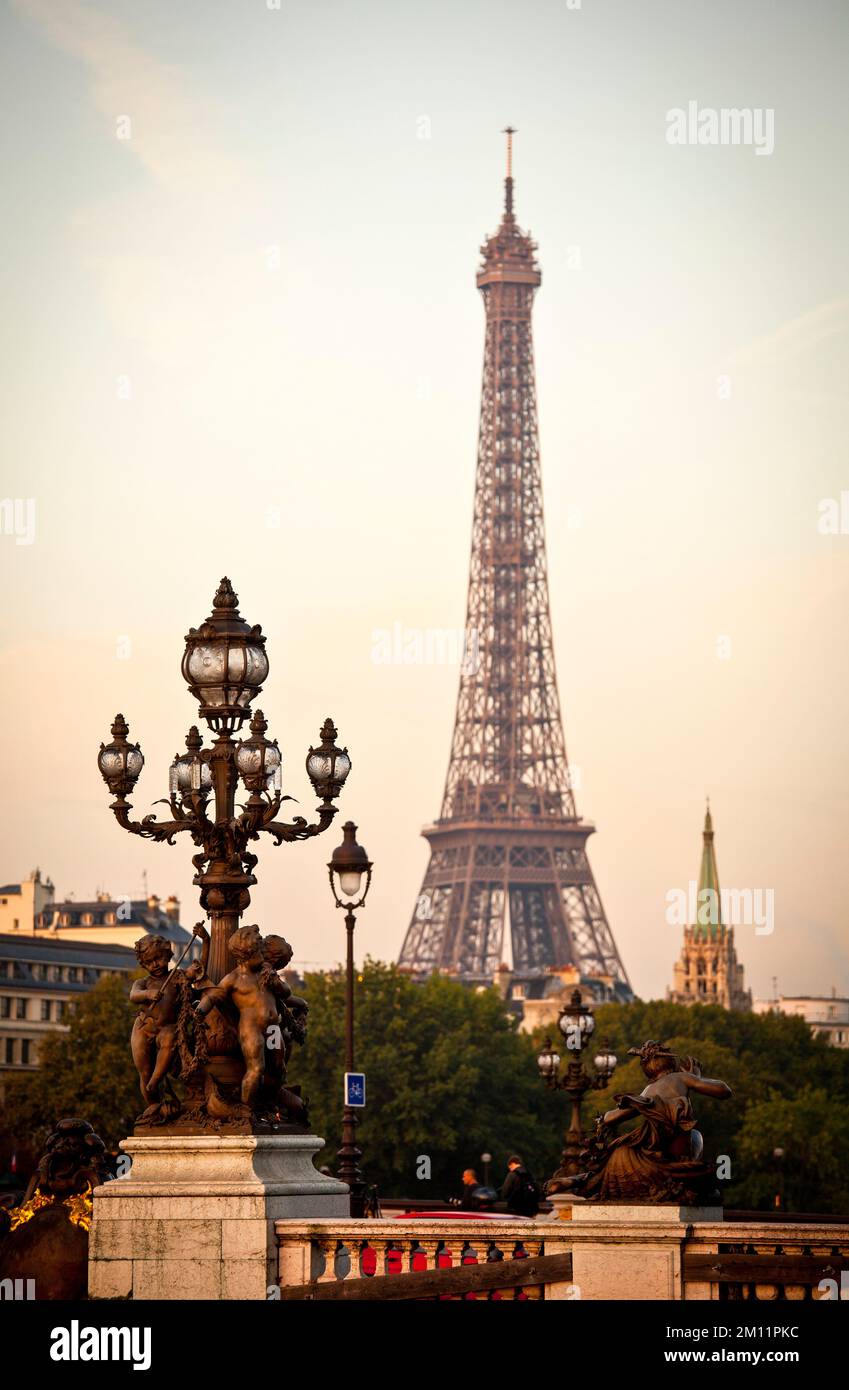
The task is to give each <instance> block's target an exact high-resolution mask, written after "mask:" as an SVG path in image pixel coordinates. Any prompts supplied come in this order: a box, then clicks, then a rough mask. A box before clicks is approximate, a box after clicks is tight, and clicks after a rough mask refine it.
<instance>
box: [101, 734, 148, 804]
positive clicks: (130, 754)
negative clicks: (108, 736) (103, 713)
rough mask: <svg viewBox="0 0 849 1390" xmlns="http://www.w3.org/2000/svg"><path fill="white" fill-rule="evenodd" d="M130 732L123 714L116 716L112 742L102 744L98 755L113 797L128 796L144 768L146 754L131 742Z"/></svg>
mask: <svg viewBox="0 0 849 1390" xmlns="http://www.w3.org/2000/svg"><path fill="white" fill-rule="evenodd" d="M129 732H130V728H129V725H128V724H127V721H126V720H125V718H124V716H123V714H116V715H115V720H114V723H113V724H112V729H111V733H112V742H111V743H106V744H104V743H101V745H100V752H99V753H98V755H97V766H98V768H99V769H100V775H101V777H102V778H103V780H104V782H105V783H106V785H107V787H108V788H109V790H110V792H111V793H112V795H113V796H127V795H128V793H130V792H131V791H132V790H133V787H134V786H135V784H136V782H137V781H138V779H139V774H140V772H141V770H142V768H143V767H144V754H143V753H142V751H141V749H140V747H139V745H138V744H137V743H130V742H129V740H128V738H127V735H128V733H129Z"/></svg>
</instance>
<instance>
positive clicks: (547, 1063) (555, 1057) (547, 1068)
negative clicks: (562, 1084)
mask: <svg viewBox="0 0 849 1390" xmlns="http://www.w3.org/2000/svg"><path fill="white" fill-rule="evenodd" d="M537 1066H538V1067H539V1069H540V1072H541V1074H542V1075H543V1076H546V1077H547V1076H554V1075H555V1073H556V1071H557V1068H558V1067H559V1066H560V1054H559V1053H557V1052H555V1051H554V1049H553V1048H552V1046H551V1039H550V1038H546V1040H545V1042H544V1043H543V1048H542V1052H541V1053H540V1054H539V1056H538V1057H537Z"/></svg>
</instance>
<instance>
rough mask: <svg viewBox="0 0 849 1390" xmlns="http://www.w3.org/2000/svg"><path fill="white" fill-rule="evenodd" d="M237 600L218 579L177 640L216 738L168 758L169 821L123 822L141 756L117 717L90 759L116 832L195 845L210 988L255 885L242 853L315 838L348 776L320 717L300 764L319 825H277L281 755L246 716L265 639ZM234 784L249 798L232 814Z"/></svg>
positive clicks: (190, 740) (194, 733) (222, 969)
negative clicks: (241, 734) (108, 799)
mask: <svg viewBox="0 0 849 1390" xmlns="http://www.w3.org/2000/svg"><path fill="white" fill-rule="evenodd" d="M238 602H239V600H238V595H237V594H236V593H235V592H234V589H233V586H232V584H231V583H230V580H229V579H226V578H225V579H222V580H221V583H220V584H219V586H218V589H217V591H216V594H215V598H214V599H213V608H212V613H211V614H210V616H209V617H208V618H207V620H206V621H205V622H204V623H202V624H201V626H200V627H199V628H190V629H189V632H188V634H187V636H186V639H185V641H186V647H185V652H184V654H183V662H182V672H183V676H184V678H185V680H186V682H187V684H188V687H189V690H190V692H191V693H192V695H194V697H195V698H196V699H197V701H198V704H199V709H198V713H199V715H200V716H201V718H202V719H204V720H205V721H206V723H207V724H208V725H209V728H210V730H211V731H212V733H213V734H214V736H215V737H214V741H212V743H211V746H210V747H204V746H203V738H202V737H201V734H200V732H199V731H198V729H197V726H195V725H193V726H192V727H191V729H190V730H189V733H188V736H187V737H186V752H185V753H183V754H180V755H179V756H176V757H175V758H174V761H173V762H172V764H171V768H170V774H169V796H168V805H169V807H170V811H171V819H170V820H165V821H162V822H160V821H158V820H157V818H156V817H155V816H154V815H147V816H144V817H143V818H142V820H140V821H135V820H132V819H131V817H130V812H131V810H132V806H131V803H130V802H129V801H128V799H127V798H128V796H130V795H132V792H133V788H134V787H135V784H136V782H137V780H138V777H139V774H140V773H141V770H142V767H143V766H144V757H143V754H142V752H141V749H140V747H139V745H138V744H137V743H131V742H130V740H129V737H128V736H129V732H130V730H129V726H128V725H127V723H126V720H125V719H124V716H123V715H122V714H118V715H116V716H115V720H114V723H113V724H112V742H111V743H109V744H101V745H100V753H99V755H98V759H97V762H98V767H99V769H100V772H101V775H102V776H103V779H104V781H105V782H106V785H107V786H108V788H109V791H110V793H111V794H112V796H113V798H114V799H113V801H112V803H111V807H110V809H111V810H112V812H113V814H114V816H115V819H116V820H117V822H118V824H119V825H120V826H122V827H123V829H124V830H127V831H129V832H130V833H131V834H133V835H140V836H142V837H143V838H145V839H149V840H156V841H164V842H166V843H167V844H174V842H175V837H176V836H177V835H179V834H183V833H187V834H188V835H189V836H190V838H191V840H192V842H193V844H194V845H195V847H196V850H197V853H196V854H195V855H194V856H193V859H192V863H193V864H194V866H195V871H196V872H195V877H194V882H195V883H196V884H197V886H198V887H199V888H200V901H201V906H202V907H203V908H204V910H205V911H206V912H208V914H209V919H210V927H211V932H210V936H211V940H210V948H209V959H208V962H207V967H206V973H207V975H208V977H209V979H210V980H211V982H212V983H213V984H218V982H219V981H220V980H221V979H222V978H223V977H224V976H225V975H226V974H227V973H228V971H230V970H232V968H233V966H234V964H235V960H234V958H233V957H232V956H231V953H230V950H229V947H228V942H229V941H230V939H231V937H232V936H233V933H234V932H235V931H236V929H237V928H238V926H239V919H240V917H241V915H242V913H243V912H244V910H245V909H246V908H247V907H248V905H249V903H250V888H251V887H252V886H253V884H255V883H256V878H255V877H254V873H253V870H254V868H255V866H256V863H257V856H256V855H255V854H253V853H251V850H250V845H251V844H252V842H253V841H256V840H259V837H260V834H263V833H264V834H267V835H270V836H271V838H272V839H273V840H274V842H275V844H278V845H280V844H282V843H283V841H284V840H285V841H293V840H306V839H309V838H311V837H312V836H314V835H320V834H322V833H323V831H325V830H327V829H328V827H329V826H330V824H331V822H332V821H333V818H334V816H335V815H336V811H337V808H336V806H334V804H333V802H334V801H335V799H336V798H337V797H338V796H339V794H340V792H341V790H342V787H343V784H344V782H345V780H346V778H347V776H348V773H349V772H350V770H351V760H350V758H349V756H348V751H347V749H345V748H338V747H337V746H336V742H335V739H336V729H335V728H334V726H333V721H332V720H331V719H327V720H325V722H324V726H323V727H322V730H321V735H320V742H319V744H318V746H317V747H315V748H310V750H309V752H308V754H307V758H306V771H307V775H308V776H309V779H310V781H311V782H312V785H313V788H314V790H315V792H316V795H317V796H318V797H319V799H320V803H321V804H320V805H319V807H318V818H317V820H316V821H314V822H313V823H312V824H308V823H307V821H306V819H305V818H304V817H303V816H296V817H295V818H294V819H293V820H292V821H291V822H284V821H279V820H277V819H276V816H277V813H278V811H279V810H280V807H281V805H282V803H283V801H284V800H291V798H290V797H284V796H283V794H282V777H281V754H280V749H279V748H278V746H277V742H276V740H275V741H274V742H271V741H270V740H268V739H267V738H266V737H265V731H266V729H267V727H268V725H267V723H266V720H265V717H264V715H263V713H262V711H261V710H257V712H256V714H254V715H253V718H251V713H252V711H251V702H252V701H253V700H254V699H255V698H256V697H257V696H258V695H259V694H260V691H261V690H262V686H263V682H264V681H265V679H266V677H267V676H268V656H267V655H266V651H265V642H266V639H265V637H264V635H263V632H262V629H261V628H260V627H259V626H258V625H254V626H251V625H250V624H249V623H247V622H246V621H245V620H244V618H242V616H241V614H240V613H239V608H238ZM246 719H250V731H251V736H250V737H249V738H247V739H242V740H239V741H236V740H235V739H234V738H233V735H234V734H235V733H236V732H237V731H238V730H239V729H241V727H242V725H243V723H244V722H245V720H246ZM240 780H241V782H242V784H243V786H244V788H245V790H246V791H247V793H248V797H247V801H246V802H245V803H243V804H241V805H239V806H238V807H237V805H236V793H237V790H238V787H239V782H240Z"/></svg>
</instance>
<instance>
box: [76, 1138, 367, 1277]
mask: <svg viewBox="0 0 849 1390" xmlns="http://www.w3.org/2000/svg"><path fill="white" fill-rule="evenodd" d="M323 1147H324V1140H323V1139H319V1138H317V1136H316V1135H314V1134H282V1135H238V1136H235V1137H227V1138H216V1137H209V1138H207V1137H206V1136H188V1135H187V1136H162V1137H157V1138H153V1137H147V1136H145V1137H144V1138H134V1139H125V1140H124V1141H123V1143H122V1144H121V1148H122V1149H124V1150H125V1152H126V1153H128V1154H129V1155H130V1157H131V1158H132V1160H133V1165H132V1168H131V1169H130V1171H129V1173H128V1174H127V1175H126V1177H123V1178H119V1179H117V1180H116V1181H115V1182H111V1183H105V1184H104V1185H103V1186H102V1187H98V1188H96V1189H95V1192H94V1215H93V1220H92V1226H91V1235H90V1240H89V1284H88V1287H89V1297H90V1298H133V1299H156V1298H166V1299H177V1298H179V1299H234V1298H235V1299H242V1298H244V1299H264V1298H266V1296H267V1289H268V1287H269V1285H271V1284H273V1283H274V1282H275V1280H276V1276H277V1261H276V1248H275V1241H274V1222H275V1221H277V1220H280V1219H283V1218H286V1217H298V1218H301V1217H303V1218H309V1217H348V1215H349V1194H348V1188H347V1186H346V1185H345V1183H341V1182H337V1181H336V1179H335V1178H328V1177H325V1176H324V1175H323V1174H322V1173H319V1172H318V1171H317V1170H316V1168H315V1166H314V1164H313V1159H314V1157H315V1155H316V1154H317V1153H318V1152H319V1150H320V1149H322V1148H323Z"/></svg>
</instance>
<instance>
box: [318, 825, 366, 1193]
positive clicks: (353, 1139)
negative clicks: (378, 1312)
mask: <svg viewBox="0 0 849 1390" xmlns="http://www.w3.org/2000/svg"><path fill="white" fill-rule="evenodd" d="M371 867H372V866H371V860H370V859H369V857H368V855H367V854H366V851H365V850H364V849H363V847H362V845H359V844H357V827H356V826H355V825H354V822H353V821H351V820H349V821H346V822H345V824H344V825H343V826H342V843H341V845H339V846H338V847H337V848H336V849H335V850H334V851H333V854H332V855H331V858H330V863H329V864H328V866H327V868H328V872H329V875H330V887H331V890H332V892H333V897H334V899H335V902H336V906H337V907H341V908H344V910H345V929H346V931H347V933H348V949H347V956H346V999H345V1070H346V1071H347V1072H353V1070H354V927H355V925H356V921H357V919H356V917H355V916H354V913H355V911H356V910H357V908H360V907H362V905H363V903H364V902H365V900H366V896H367V894H368V890H369V887H370V885H371ZM363 874H365V876H366V881H365V887H362V879H363ZM334 875H335V878H334ZM336 880H338V883H339V888H338V891H337V887H336ZM358 894H360V896H359V897H358V896H357V895H358ZM345 1100H346V1104H345V1108H344V1110H343V1111H342V1144H341V1147H340V1149H339V1155H338V1157H339V1160H340V1162H339V1171H338V1177H339V1180H340V1181H341V1182H346V1183H347V1184H348V1188H349V1190H350V1193H351V1215H352V1216H364V1215H365V1192H366V1184H365V1181H364V1179H363V1175H362V1172H361V1171H360V1159H361V1158H362V1156H363V1151H362V1149H361V1148H360V1147H359V1145H358V1143H357V1125H358V1124H359V1122H360V1120H359V1116H358V1115H357V1112H356V1110H355V1109H354V1108H353V1107H352V1106H350V1105H348V1104H347V1100H348V1097H347V1095H346V1097H345Z"/></svg>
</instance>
